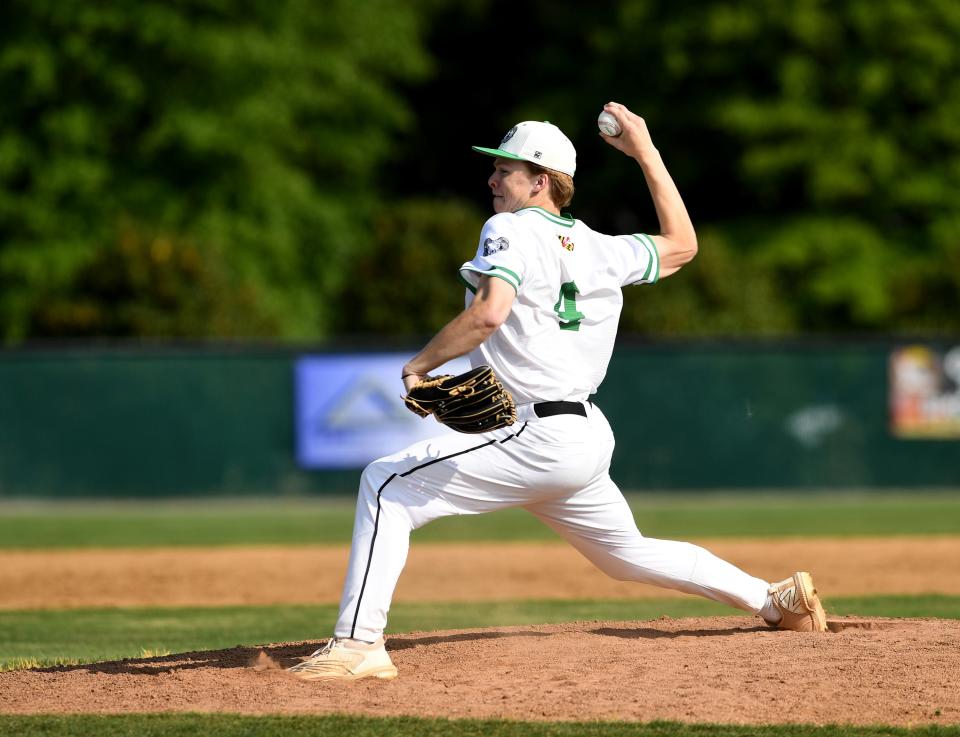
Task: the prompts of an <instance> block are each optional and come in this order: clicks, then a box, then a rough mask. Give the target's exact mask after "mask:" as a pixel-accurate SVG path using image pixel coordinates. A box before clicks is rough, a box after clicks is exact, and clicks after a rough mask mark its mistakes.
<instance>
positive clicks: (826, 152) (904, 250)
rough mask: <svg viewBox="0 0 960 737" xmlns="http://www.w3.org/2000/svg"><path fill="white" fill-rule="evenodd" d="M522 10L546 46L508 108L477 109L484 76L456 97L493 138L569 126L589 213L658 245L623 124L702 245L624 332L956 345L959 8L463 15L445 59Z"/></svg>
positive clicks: (545, 7)
mask: <svg viewBox="0 0 960 737" xmlns="http://www.w3.org/2000/svg"><path fill="white" fill-rule="evenodd" d="M478 5H481V6H482V11H478V10H477V6H478ZM508 5H509V6H510V12H511V17H512V18H513V22H514V23H516V24H518V25H521V26H523V25H525V24H527V23H530V24H533V23H535V24H536V25H537V27H538V29H539V31H538V34H537V42H536V43H535V44H531V45H530V46H529V47H522V48H517V49H515V50H514V51H515V53H513V54H512V55H511V62H512V64H511V71H512V73H513V75H514V77H513V86H512V87H510V88H508V89H504V88H503V87H500V86H498V87H497V89H496V90H495V92H493V93H492V94H489V95H488V96H487V97H482V96H483V95H484V90H483V82H482V80H483V78H484V76H485V75H487V74H488V70H487V69H485V68H481V69H479V70H478V71H477V72H476V76H475V77H473V78H468V79H460V80H457V81H456V82H453V81H447V84H448V85H449V87H448V88H445V89H444V90H441V92H449V91H451V90H452V89H453V87H454V84H460V85H465V86H467V87H468V88H469V89H470V90H471V94H472V95H473V96H474V97H477V96H480V97H481V100H483V101H484V102H486V103H487V106H488V107H489V108H490V109H492V110H494V111H496V116H497V117H496V119H495V120H494V121H490V122H489V123H487V128H488V129H489V132H488V133H487V138H491V137H493V136H495V135H496V133H497V132H499V131H500V130H501V129H504V130H505V127H506V126H509V125H510V124H511V123H512V122H515V121H516V120H519V119H529V118H539V119H543V118H549V119H551V120H554V121H555V122H557V123H558V124H559V125H561V127H563V128H564V130H565V131H567V132H568V133H569V134H570V135H571V136H572V138H573V140H574V143H575V144H576V146H577V150H578V162H579V164H578V173H577V189H578V192H577V197H576V198H575V200H574V204H573V208H572V209H573V212H574V213H575V214H576V215H577V216H579V217H583V218H584V219H586V220H587V221H588V222H589V223H590V224H591V225H592V226H593V227H597V228H598V229H600V230H603V231H604V232H621V233H622V232H631V231H636V230H641V231H645V232H656V230H657V222H656V218H655V215H654V213H653V211H652V209H651V208H650V205H649V199H648V197H647V195H646V191H645V188H644V187H643V184H642V180H641V178H640V173H639V172H638V171H637V170H636V167H635V166H634V165H633V164H632V162H630V161H627V160H625V159H623V157H621V156H620V155H619V154H617V153H616V152H614V151H612V150H610V149H609V148H608V147H606V146H604V145H603V144H602V143H601V142H599V141H598V139H597V133H596V129H595V126H594V123H593V121H594V119H595V117H596V114H597V112H598V111H599V109H600V107H601V106H602V104H603V103H604V102H606V101H607V100H609V99H611V98H613V99H616V100H618V101H621V102H624V103H625V104H627V105H628V106H629V107H631V108H632V109H633V110H635V111H637V112H639V113H640V114H642V115H643V116H644V117H645V118H646V120H647V122H648V124H649V126H650V129H651V131H652V134H653V137H654V141H655V142H656V143H657V145H658V147H659V148H660V150H661V152H662V153H663V154H664V158H665V160H666V162H667V165H668V167H669V168H670V170H671V172H672V173H673V174H674V178H675V179H676V180H677V182H678V184H679V186H680V189H681V192H682V193H683V195H684V199H685V201H686V202H687V204H688V207H689V209H690V211H691V214H692V216H693V218H694V222H695V224H696V225H697V227H698V231H699V233H700V236H701V245H702V249H701V253H700V255H699V256H698V257H697V260H696V261H695V262H694V263H693V264H691V265H690V266H689V267H686V268H685V269H684V271H682V272H681V274H680V275H679V276H677V277H676V278H671V279H670V280H669V281H668V282H666V283H665V284H664V285H662V286H660V287H658V288H657V289H648V290H643V291H642V295H641V294H637V295H634V294H631V295H630V297H629V298H628V300H627V302H628V305H627V310H626V312H625V314H624V319H623V323H622V330H623V331H624V332H639V333H647V334H657V333H659V334H677V333H680V334H687V335H702V334H731V333H733V334H744V333H746V334H770V333H779V334H784V333H792V332H800V331H833V332H843V331H857V332H864V331H878V330H883V331H889V330H900V331H907V330H911V331H924V332H950V331H953V332H956V331H958V330H960V310H958V309H957V307H956V306H957V302H958V296H960V222H958V216H957V211H958V210H957V203H958V202H960V132H958V131H960V127H958V125H957V121H958V120H960V45H958V44H957V43H956V39H957V38H958V37H960V5H957V3H954V2H950V0H920V1H919V2H912V1H911V0H891V1H890V2H882V3H876V2H871V1H870V0H853V1H852V2H846V3H827V2H821V1H819V0H790V1H789V2H786V3H775V4H771V3H769V2H765V0H746V1H745V2H739V3H730V2H728V1H727V0H706V1H705V2H696V3H693V2H679V3H678V2H675V1H669V2H668V1H666V0H610V2H608V3H606V4H605V5H604V10H603V12H586V11H584V9H583V8H582V7H580V6H578V5H576V4H569V5H565V6H562V7H560V6H557V4H556V3H549V2H546V0H539V1H538V2H534V3H529V4H524V7H523V8H522V9H521V8H517V7H515V4H509V3H506V2H504V1H503V0H489V1H488V2H486V3H474V4H472V6H471V7H470V8H468V9H460V8H459V6H458V5H451V6H448V8H447V11H446V12H447V13H449V14H450V15H451V16H453V18H457V17H461V18H463V19H464V20H466V19H469V20H470V21H471V23H470V26H469V28H468V29H467V30H463V31H460V35H459V36H458V37H457V38H456V39H455V40H454V41H451V42H448V43H446V44H445V45H444V46H443V48H444V49H445V50H446V51H447V52H448V53H449V52H450V49H451V47H456V48H460V49H462V52H461V53H463V54H464V55H465V56H466V55H470V54H471V53H472V54H473V55H476V54H479V53H481V52H482V49H483V39H484V38H485V34H486V32H487V31H489V32H490V33H491V34H494V33H495V32H496V25H497V23H498V20H497V19H498V18H500V17H501V14H502V12H503V11H504V10H505V9H506V7H507V6H508ZM446 20H447V22H446V23H445V24H444V26H443V27H444V29H446V31H445V35H446V34H449V33H450V32H451V31H450V30H449V29H451V28H453V29H456V27H457V23H456V21H455V20H453V19H451V18H450V17H448V18H447V19H446ZM484 23H486V24H487V25H483V24H484ZM478 24H479V27H478ZM452 32H453V33H457V31H456V30H453V31H452ZM434 43H435V44H436V43H439V42H437V41H435V42H434ZM457 71H458V72H459V73H460V74H464V75H469V74H471V72H470V70H469V68H468V67H466V66H465V65H461V66H460V67H458V69H457ZM449 75H450V73H447V79H448V78H449ZM444 81H445V78H444V77H441V78H440V80H439V83H443V82H444ZM436 97H437V99H445V95H443V94H438V95H436ZM427 102H428V103H429V100H428V101H427ZM421 114H423V113H422V112H421ZM654 292H656V294H654ZM661 292H662V294H661ZM631 303H633V304H631Z"/></svg>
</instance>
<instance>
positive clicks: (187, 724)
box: [0, 714, 960, 737]
mask: <svg viewBox="0 0 960 737" xmlns="http://www.w3.org/2000/svg"><path fill="white" fill-rule="evenodd" d="M67 734H69V735H74V736H75V737H87V736H88V735H89V736H90V737H195V736H196V735H204V737H240V736H241V735H242V737H348V736H349V737H384V736H385V735H389V736H390V737H450V736H451V735H456V737H677V735H689V736H690V737H783V735H791V736H792V737H955V735H960V728H950V727H937V726H931V727H919V728H914V729H898V728H893V727H883V726H877V727H846V726H844V727H839V726H830V725H828V726H824V727H814V726H803V725H800V726H796V725H791V726H790V727H789V728H785V727H783V726H780V725H773V726H763V727H743V726H728V725H713V724H702V725H701V724H692V725H691V724H678V723H675V722H651V723H649V724H627V723H623V722H567V723H549V722H512V721H492V720H474V719H456V720H447V719H415V718H411V717H400V718H390V719H368V718H363V717H350V716H329V717H307V716H269V717H242V716H235V715H231V714H223V715H220V714H170V715H166V714H162V715H161V714H146V715H139V714H127V715H122V716H68V717H55V716H27V717H3V716H0V735H11V736H12V735H18V737H41V736H42V737H49V735H67Z"/></svg>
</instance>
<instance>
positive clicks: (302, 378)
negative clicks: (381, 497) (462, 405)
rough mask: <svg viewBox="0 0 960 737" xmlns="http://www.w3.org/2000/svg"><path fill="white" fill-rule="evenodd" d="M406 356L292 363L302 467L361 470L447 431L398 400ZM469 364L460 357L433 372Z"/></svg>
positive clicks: (327, 358)
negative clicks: (414, 412) (375, 461)
mask: <svg viewBox="0 0 960 737" xmlns="http://www.w3.org/2000/svg"><path fill="white" fill-rule="evenodd" d="M409 358H410V356H409V354H405V353H403V354H397V353H387V354H352V355H331V356H305V357H303V358H301V359H299V360H298V361H297V362H296V367H295V372H296V375H295V381H294V383H295V398H294V401H295V403H296V406H295V418H296V434H297V461H298V463H299V464H300V465H301V466H303V467H304V468H362V467H363V466H365V465H367V464H368V463H369V462H370V461H372V460H374V459H376V458H379V457H381V456H385V455H390V454H391V453H396V452H397V451H399V450H402V449H403V448H405V447H406V446H408V445H410V444H411V443H413V442H415V441H417V440H423V439H426V438H430V437H434V436H436V435H440V434H442V433H445V432H452V431H451V430H448V429H447V428H445V427H444V426H443V425H441V424H439V423H438V422H437V421H436V420H434V419H433V418H432V417H428V418H426V419H422V418H420V417H417V416H416V415H415V414H413V413H412V412H411V411H410V410H408V409H407V408H406V407H405V406H404V404H403V399H402V394H403V384H402V383H401V381H400V370H401V368H402V367H403V364H404V363H405V362H406V361H407V360H409ZM469 368H470V363H469V361H467V359H466V358H459V359H456V360H454V361H451V362H450V363H448V364H446V365H445V366H442V367H440V368H439V369H437V370H436V371H435V372H432V373H435V374H444V373H447V374H458V373H461V372H463V371H466V370H467V369H469Z"/></svg>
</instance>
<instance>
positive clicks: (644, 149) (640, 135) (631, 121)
mask: <svg viewBox="0 0 960 737" xmlns="http://www.w3.org/2000/svg"><path fill="white" fill-rule="evenodd" d="M603 109H604V110H605V111H606V112H608V113H610V114H611V115H612V116H613V117H615V118H616V119H617V122H618V123H619V124H620V128H621V129H622V130H623V132H622V133H621V134H620V135H619V136H605V135H603V134H602V133H601V134H599V135H600V137H601V138H602V139H603V140H604V141H606V142H607V143H609V144H610V145H611V146H613V147H614V148H615V149H618V150H620V151H623V153H625V154H626V155H627V156H630V157H632V158H634V159H638V160H639V159H640V158H641V157H642V156H644V155H645V154H649V153H654V152H656V150H657V149H656V147H655V146H654V145H653V139H652V138H651V137H650V131H648V130H647V123H646V121H645V120H644V119H643V118H641V117H640V116H639V115H637V114H635V113H632V112H630V110H628V109H627V107H626V106H625V105H621V104H620V103H619V102H608V103H607V104H606V105H604V106H603Z"/></svg>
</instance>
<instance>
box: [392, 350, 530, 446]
mask: <svg viewBox="0 0 960 737" xmlns="http://www.w3.org/2000/svg"><path fill="white" fill-rule="evenodd" d="M403 402H404V404H406V405H407V409H409V410H410V411H411V412H413V413H415V414H418V415H420V416H421V417H426V416H427V415H431V414H432V415H433V416H434V417H436V419H437V422H440V423H443V424H444V425H446V426H447V427H449V428H452V429H453V430H456V431H457V432H466V433H479V432H488V431H490V430H497V429H499V428H501V427H508V426H509V425H512V424H513V423H514V422H516V421H517V406H516V404H515V403H514V401H513V397H512V396H511V395H510V392H509V391H507V390H506V389H505V388H504V386H503V384H501V383H500V379H498V378H497V375H496V374H495V373H494V372H493V369H492V368H490V367H489V366H477V367H476V368H474V369H470V370H469V371H467V372H465V373H462V374H460V375H458V376H452V375H450V374H446V375H444V376H436V377H427V378H426V379H422V380H421V381H419V382H417V383H416V384H415V385H414V386H412V387H410V391H408V392H407V396H406V397H404V398H403Z"/></svg>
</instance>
